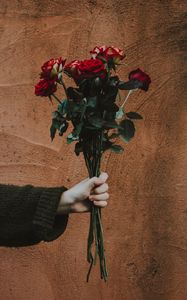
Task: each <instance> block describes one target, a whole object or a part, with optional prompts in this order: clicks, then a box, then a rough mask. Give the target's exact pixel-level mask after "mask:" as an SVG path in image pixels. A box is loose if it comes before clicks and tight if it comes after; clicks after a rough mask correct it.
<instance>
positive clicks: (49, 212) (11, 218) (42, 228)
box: [0, 184, 69, 247]
mask: <svg viewBox="0 0 187 300" xmlns="http://www.w3.org/2000/svg"><path fill="white" fill-rule="evenodd" d="M65 190H67V188H66V187H64V186H61V187H50V188H46V187H35V186H32V185H25V186H16V185H10V184H8V185H4V184H0V246H7V247H22V246H30V245H34V244H37V243H39V242H41V241H46V242H50V241H53V240H55V239H57V238H58V237H59V236H60V235H61V234H63V233H64V231H65V229H66V226H67V222H68V217H69V215H68V214H67V215H57V208H58V205H59V202H60V197H61V194H62V193H63V192H64V191H65Z"/></svg>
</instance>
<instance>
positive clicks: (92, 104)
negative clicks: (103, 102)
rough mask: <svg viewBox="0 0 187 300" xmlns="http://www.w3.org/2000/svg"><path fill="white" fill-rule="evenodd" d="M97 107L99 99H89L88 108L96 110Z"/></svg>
mask: <svg viewBox="0 0 187 300" xmlns="http://www.w3.org/2000/svg"><path fill="white" fill-rule="evenodd" d="M96 105H97V97H96V96H95V97H89V98H87V107H92V108H95V107H96Z"/></svg>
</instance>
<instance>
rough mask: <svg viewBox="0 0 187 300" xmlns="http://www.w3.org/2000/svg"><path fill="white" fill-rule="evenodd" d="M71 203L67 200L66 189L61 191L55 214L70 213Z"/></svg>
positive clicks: (71, 210)
mask: <svg viewBox="0 0 187 300" xmlns="http://www.w3.org/2000/svg"><path fill="white" fill-rule="evenodd" d="M72 212H73V209H72V203H71V202H70V201H69V197H68V190H67V191H65V192H63V193H62V194H61V197H60V202H59V205H58V208H57V214H59V215H63V214H69V213H72Z"/></svg>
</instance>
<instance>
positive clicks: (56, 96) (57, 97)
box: [52, 94, 62, 104]
mask: <svg viewBox="0 0 187 300" xmlns="http://www.w3.org/2000/svg"><path fill="white" fill-rule="evenodd" d="M52 96H53V97H54V98H55V99H56V100H57V101H58V102H59V103H60V104H62V102H61V101H60V100H59V99H58V97H57V96H56V95H55V94H52Z"/></svg>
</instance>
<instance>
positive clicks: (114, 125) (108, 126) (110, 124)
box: [104, 121, 119, 129]
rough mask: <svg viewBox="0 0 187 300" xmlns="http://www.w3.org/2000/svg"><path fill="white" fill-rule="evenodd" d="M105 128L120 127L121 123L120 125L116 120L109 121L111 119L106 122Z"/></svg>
mask: <svg viewBox="0 0 187 300" xmlns="http://www.w3.org/2000/svg"><path fill="white" fill-rule="evenodd" d="M104 128H109V129H110V128H111V129H112V128H119V125H118V123H117V122H116V121H111V122H109V121H105V122H104Z"/></svg>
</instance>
